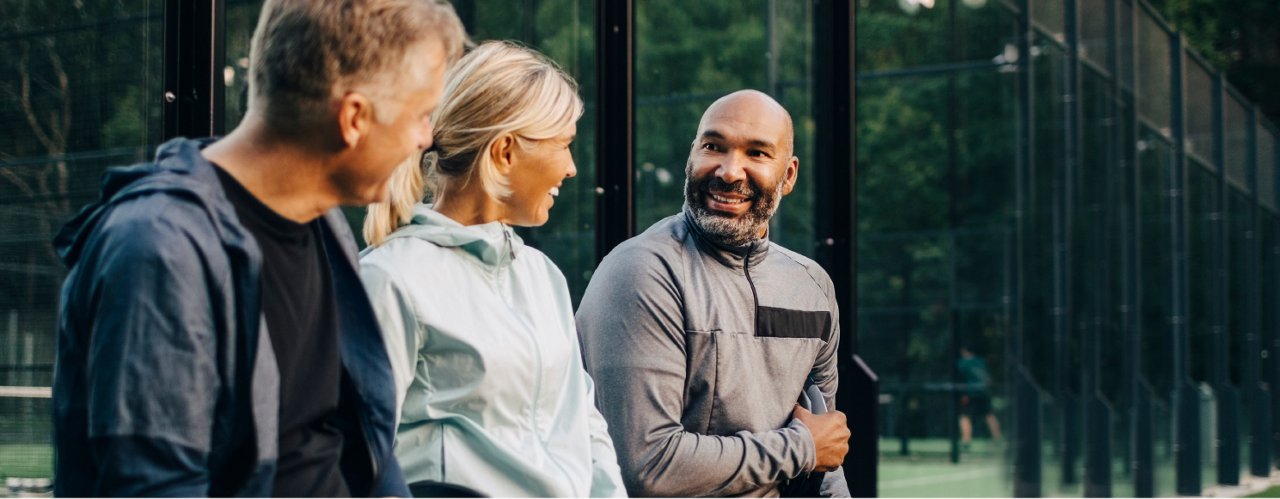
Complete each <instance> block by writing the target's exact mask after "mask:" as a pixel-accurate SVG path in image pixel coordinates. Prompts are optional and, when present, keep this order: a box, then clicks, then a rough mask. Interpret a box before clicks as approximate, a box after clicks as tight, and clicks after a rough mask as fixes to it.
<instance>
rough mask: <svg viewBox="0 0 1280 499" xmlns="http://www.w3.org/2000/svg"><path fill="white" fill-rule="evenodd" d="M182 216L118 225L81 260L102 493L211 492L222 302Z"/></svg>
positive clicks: (92, 435)
mask: <svg viewBox="0 0 1280 499" xmlns="http://www.w3.org/2000/svg"><path fill="white" fill-rule="evenodd" d="M126 209H128V208H121V210H126ZM127 214H128V213H127V212H125V213H122V215H125V216H126V217H125V218H127ZM175 219H178V220H181V217H177V218H175V217H166V218H163V219H161V218H157V217H137V218H135V219H133V220H127V219H126V220H124V221H117V222H115V223H112V224H110V225H109V226H107V227H104V228H103V229H102V232H101V233H100V235H99V236H98V237H100V238H101V240H100V242H99V243H98V244H96V248H95V251H94V252H93V254H91V255H86V257H87V258H86V260H85V261H83V262H82V263H89V264H90V265H89V266H88V268H82V269H81V271H92V272H94V274H95V277H93V278H92V281H90V282H91V283H92V284H91V286H92V292H91V294H90V298H89V300H90V303H89V304H77V305H76V306H78V307H83V308H82V310H85V311H86V312H88V313H91V314H93V315H92V318H91V319H90V320H91V322H92V327H91V333H90V336H89V344H88V366H89V368H88V376H87V380H86V382H87V383H88V390H87V392H88V393H89V399H88V404H89V407H88V412H89V429H88V430H89V439H90V446H91V449H88V451H90V452H92V453H93V459H94V462H95V464H96V466H97V469H98V482H97V483H96V484H95V486H94V494H95V495H99V496H140V495H149V496H204V495H207V494H208V490H209V470H208V462H207V460H208V453H209V449H210V444H211V434H212V431H213V417H214V416H213V415H214V404H215V401H216V400H217V398H218V397H217V395H218V392H219V390H220V380H219V376H218V369H217V351H218V349H217V345H216V343H215V333H214V327H215V326H214V323H215V321H214V318H213V317H214V315H213V309H212V307H213V305H212V303H213V301H214V300H215V298H217V297H216V296H214V295H213V294H212V293H211V292H210V290H211V287H210V286H211V283H210V282H208V281H209V280H210V277H209V276H208V275H207V274H206V272H205V269H204V268H203V267H204V265H203V263H202V262H203V256H202V255H201V254H200V251H199V249H198V248H199V247H200V244H199V243H197V242H196V241H197V240H196V237H195V236H193V235H192V234H190V233H189V232H188V231H187V229H184V228H183V227H179V226H178V223H177V222H173V221H172V220H175ZM117 220H119V219H117ZM86 305H87V306H86Z"/></svg>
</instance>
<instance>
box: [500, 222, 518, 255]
mask: <svg viewBox="0 0 1280 499" xmlns="http://www.w3.org/2000/svg"><path fill="white" fill-rule="evenodd" d="M502 238H503V239H506V240H507V255H510V256H511V261H513V262H514V261H516V249H515V247H514V246H512V244H511V229H505V228H504V229H502Z"/></svg>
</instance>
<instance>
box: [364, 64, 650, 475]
mask: <svg viewBox="0 0 1280 499" xmlns="http://www.w3.org/2000/svg"><path fill="white" fill-rule="evenodd" d="M582 111H583V107H582V100H581V99H580V98H579V97H578V94H577V88H576V86H575V84H574V83H573V81H572V80H571V79H570V78H569V76H567V75H566V74H564V72H562V71H561V70H560V69H559V68H558V67H557V66H556V65H555V64H554V63H553V62H551V61H550V60H548V59H546V58H545V57H543V56H542V55H540V54H538V53H537V52H534V51H532V50H529V49H527V48H524V47H520V46H517V45H514V44H511V43H507V42H489V43H485V44H482V45H480V46H479V47H477V48H476V49H475V50H473V51H472V52H471V53H469V54H467V55H466V56H465V57H463V59H462V60H461V61H460V62H459V63H458V65H457V66H455V67H454V68H453V69H452V70H450V72H449V73H448V74H447V75H446V82H445V89H444V94H443V95H442V96H441V105H440V107H439V108H438V109H437V110H436V111H435V114H434V115H433V117H432V120H431V122H432V123H433V124H434V125H435V132H434V135H433V137H434V143H435V145H434V146H433V148H432V150H430V151H428V152H427V153H426V154H425V155H424V156H423V161H422V165H423V166H419V165H418V164H417V162H413V163H411V164H406V165H405V166H404V167H402V168H401V169H400V170H398V171H397V172H396V174H395V175H394V176H393V177H392V181H391V183H390V186H389V190H390V199H389V201H388V202H387V203H384V204H381V205H375V206H373V207H371V208H370V210H369V216H368V218H367V220H366V222H365V238H366V239H367V240H368V241H369V242H370V244H371V245H372V246H371V247H370V249H368V250H366V251H365V253H364V255H363V256H362V258H361V261H360V263H361V274H362V278H363V280H364V284H365V288H366V289H367V290H368V292H369V297H370V299H371V300H372V301H373V306H374V310H375V311H376V313H377V315H378V319H379V322H380V323H381V325H382V331H383V335H384V337H385V343H386V345H387V349H388V352H389V354H390V357H391V364H392V366H393V369H392V370H393V377H394V378H395V384H396V397H397V401H398V407H399V408H400V409H399V411H400V412H399V421H400V426H399V430H398V432H397V435H396V437H397V443H396V457H397V458H399V460H400V464H401V466H402V468H403V469H404V473H405V477H406V479H407V480H408V481H409V482H419V481H430V482H443V483H447V484H456V485H462V486H465V487H470V488H472V489H475V490H477V491H479V492H481V493H484V494H488V495H494V496H542V497H557V496H560V497H566V496H568V497H583V496H623V495H625V494H626V491H625V489H624V488H623V485H622V479H621V477H620V475H619V470H618V465H617V458H616V456H615V454H614V449H613V443H612V442H611V441H610V439H609V434H608V432H607V429H606V427H605V423H604V419H603V418H601V416H600V413H599V411H597V410H596V407H595V403H594V400H595V397H594V393H593V386H592V381H591V379H590V377H588V375H587V374H586V372H585V371H584V370H583V367H582V359H581V355H580V349H579V347H578V336H577V333H576V331H575V327H574V319H573V311H572V304H571V302H570V298H569V292H568V287H567V285H566V282H565V278H564V276H563V275H562V274H561V273H560V270H559V269H558V268H556V266H555V264H554V263H552V262H551V260H550V259H548V258H547V257H546V255H544V254H542V253H541V252H539V251H538V250H536V249H533V248H530V247H527V246H525V245H524V244H523V243H522V242H521V240H520V237H519V236H517V235H516V234H515V233H514V232H513V231H512V229H511V227H512V226H523V227H536V226H539V225H542V224H544V223H546V222H547V218H548V216H549V215H550V210H551V207H552V205H553V204H555V198H556V196H557V195H558V194H559V190H560V187H561V184H562V183H563V182H564V181H565V180H568V179H569V178H571V177H573V176H574V175H575V174H576V173H577V171H576V170H575V168H574V164H573V157H572V156H571V155H570V152H569V145H570V143H571V142H572V141H573V138H574V135H575V134H576V132H577V121H578V118H579V117H581V116H582ZM424 168H425V169H426V170H428V172H426V173H429V174H430V177H431V182H427V178H426V175H425V174H424V171H423V170H424ZM428 183H430V184H432V188H431V193H430V194H431V195H432V198H433V201H434V204H423V203H420V202H419V201H420V200H421V199H422V198H423V195H424V190H425V186H426V185H427V184H428Z"/></svg>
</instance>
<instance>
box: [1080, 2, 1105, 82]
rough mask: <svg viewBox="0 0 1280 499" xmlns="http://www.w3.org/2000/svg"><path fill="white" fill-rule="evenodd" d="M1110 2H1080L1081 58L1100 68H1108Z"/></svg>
mask: <svg viewBox="0 0 1280 499" xmlns="http://www.w3.org/2000/svg"><path fill="white" fill-rule="evenodd" d="M1109 3H1111V2H1109V1H1108V0H1078V5H1079V9H1080V13H1081V16H1080V56H1081V57H1083V58H1084V59H1085V60H1088V61H1090V62H1092V63H1094V64H1097V65H1098V66H1099V67H1102V68H1106V67H1107V49H1108V46H1107V24H1108V22H1107V20H1108V19H1109V18H1110V17H1111V13H1110V12H1109V11H1108V10H1107V9H1108V7H1107V4H1109Z"/></svg>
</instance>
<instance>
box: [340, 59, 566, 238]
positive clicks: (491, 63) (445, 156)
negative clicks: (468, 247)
mask: <svg viewBox="0 0 1280 499" xmlns="http://www.w3.org/2000/svg"><path fill="white" fill-rule="evenodd" d="M582 111H583V105H582V98H581V97H579V96H578V87H577V84H575V83H574V81H573V78H571V77H569V75H568V74H565V72H564V71H563V70H561V69H560V67H559V66H557V65H556V63H555V62H553V61H551V60H550V59H548V58H547V57H546V56H543V55H542V54H540V53H538V52H537V51H535V50H532V49H529V48H527V47H523V46H520V45H518V44H515V43H512V42H506V41H492V42H485V43H483V44H480V45H479V46H477V47H476V48H474V49H473V50H471V52H470V53H468V54H467V55H465V56H463V57H462V59H461V60H460V61H458V63H457V65H455V66H454V67H453V68H452V69H450V70H449V72H448V74H446V75H445V87H444V92H443V93H442V94H441V96H440V107H438V108H436V111H435V113H434V114H432V116H431V123H432V125H433V126H434V128H435V132H434V133H433V134H432V139H433V142H434V144H433V145H432V146H431V149H428V150H427V151H426V152H425V153H423V154H422V155H416V154H415V155H414V156H413V157H412V158H410V159H409V160H408V161H406V162H405V163H404V164H402V165H400V166H399V167H398V168H396V171H395V173H393V174H392V175H391V179H390V180H389V181H388V184H387V189H388V190H389V191H390V192H389V198H388V201H387V202H385V203H376V204H371V205H369V212H368V216H366V217H365V221H364V238H365V241H367V242H368V243H369V245H371V246H374V245H378V244H381V243H382V241H383V240H385V239H386V237H387V235H389V234H391V232H392V231H394V230H395V229H397V228H399V227H400V226H401V225H404V224H406V223H408V222H409V220H410V218H412V216H413V206H414V205H415V204H417V203H418V202H419V201H422V199H423V195H424V194H425V193H426V191H427V190H428V187H429V190H430V191H431V192H430V194H431V195H433V196H435V195H438V194H439V193H441V192H444V191H445V190H447V189H448V188H449V185H450V184H451V183H453V182H462V183H463V185H466V183H467V182H470V181H472V179H475V180H476V181H478V182H480V185H481V187H483V188H484V190H485V193H486V194H488V195H489V196H490V197H493V198H495V199H502V198H504V197H506V196H508V195H510V194H511V189H510V186H508V185H507V179H506V178H505V177H504V176H503V175H502V174H501V173H500V172H499V171H498V168H497V165H495V164H494V163H493V160H492V158H490V157H489V154H486V152H487V151H488V150H489V149H490V147H491V146H492V145H493V143H494V142H496V141H497V140H499V139H501V138H503V137H507V136H510V137H512V138H514V139H515V142H516V143H517V144H519V145H520V147H523V148H529V147H535V146H536V143H537V142H538V141H541V140H547V139H551V138H555V137H557V136H558V135H560V134H562V133H564V131H565V130H566V129H568V128H569V126H570V125H573V124H574V123H576V122H577V121H578V118H580V117H582Z"/></svg>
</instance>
